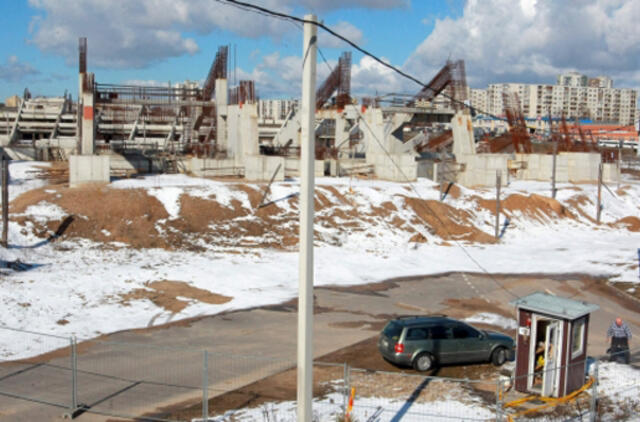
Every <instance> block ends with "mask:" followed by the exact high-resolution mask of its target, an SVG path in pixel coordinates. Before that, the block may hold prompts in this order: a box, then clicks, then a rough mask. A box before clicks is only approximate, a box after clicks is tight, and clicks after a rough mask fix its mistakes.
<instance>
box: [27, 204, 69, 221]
mask: <svg viewBox="0 0 640 422" xmlns="http://www.w3.org/2000/svg"><path fill="white" fill-rule="evenodd" d="M23 215H28V216H30V217H32V218H33V219H34V220H36V221H38V222H40V223H46V222H47V221H51V220H54V221H55V220H62V219H63V218H65V217H66V216H67V213H66V212H65V210H63V209H62V208H60V207H59V206H58V205H56V204H51V203H49V202H46V201H40V202H38V203H37V204H36V205H29V206H28V207H27V208H26V209H25V210H24V213H23Z"/></svg>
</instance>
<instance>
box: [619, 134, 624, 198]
mask: <svg viewBox="0 0 640 422" xmlns="http://www.w3.org/2000/svg"><path fill="white" fill-rule="evenodd" d="M623 142H624V141H620V142H618V190H619V189H620V176H621V174H620V173H621V171H622V143H623Z"/></svg>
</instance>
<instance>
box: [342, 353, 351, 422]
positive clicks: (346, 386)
mask: <svg viewBox="0 0 640 422" xmlns="http://www.w3.org/2000/svg"><path fill="white" fill-rule="evenodd" d="M342 377H343V382H342V384H343V386H344V392H343V400H342V414H343V415H345V416H346V414H347V406H348V403H349V391H351V389H350V388H349V384H350V380H349V364H348V363H347V362H345V363H344V373H343V375H342Z"/></svg>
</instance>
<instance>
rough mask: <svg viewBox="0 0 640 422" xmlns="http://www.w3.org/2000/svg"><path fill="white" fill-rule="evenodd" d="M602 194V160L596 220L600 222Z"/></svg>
mask: <svg viewBox="0 0 640 422" xmlns="http://www.w3.org/2000/svg"><path fill="white" fill-rule="evenodd" d="M601 194H602V162H601V163H600V164H599V165H598V202H597V204H596V207H597V208H596V222H597V223H598V224H600V213H601V211H602V205H601Z"/></svg>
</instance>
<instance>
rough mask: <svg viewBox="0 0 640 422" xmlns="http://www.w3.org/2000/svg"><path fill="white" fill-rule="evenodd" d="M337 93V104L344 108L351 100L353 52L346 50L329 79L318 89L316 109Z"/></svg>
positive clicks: (339, 107)
mask: <svg viewBox="0 0 640 422" xmlns="http://www.w3.org/2000/svg"><path fill="white" fill-rule="evenodd" d="M336 91H337V94H336V106H337V107H338V109H339V110H340V109H343V108H344V106H345V105H347V104H349V103H350V102H351V52H350V51H345V52H344V53H342V55H341V56H340V59H338V64H337V65H336V67H334V68H333V70H332V71H331V73H330V74H329V76H328V77H327V79H326V80H325V81H324V82H323V83H322V85H320V88H318V90H317V91H316V110H319V109H321V108H322V106H323V105H324V104H325V103H326V102H327V101H328V100H329V98H331V96H332V95H333V93H334V92H336Z"/></svg>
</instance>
